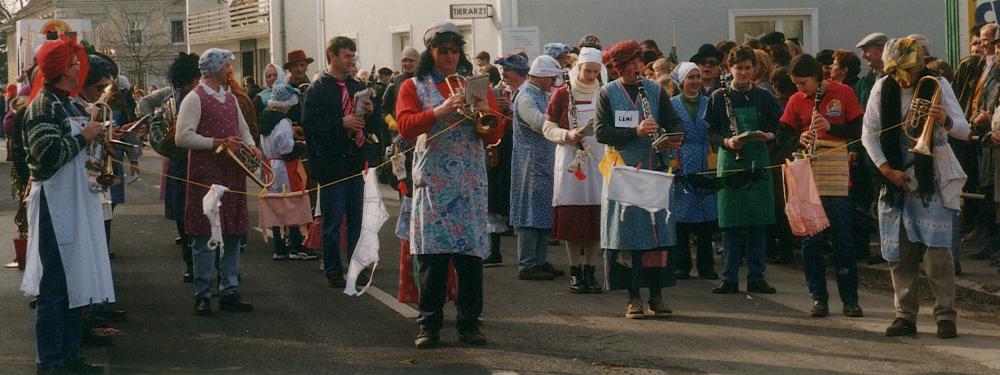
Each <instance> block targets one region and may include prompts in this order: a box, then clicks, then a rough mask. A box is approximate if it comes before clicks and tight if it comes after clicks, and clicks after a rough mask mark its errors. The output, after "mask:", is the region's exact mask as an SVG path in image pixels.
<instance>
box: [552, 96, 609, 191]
mask: <svg viewBox="0 0 1000 375" xmlns="http://www.w3.org/2000/svg"><path fill="white" fill-rule="evenodd" d="M570 95H572V94H570ZM576 110H577V123H579V124H586V123H587V122H589V121H590V120H592V119H593V118H594V115H595V112H596V109H595V106H594V104H579V105H577V106H576ZM590 133H591V135H588V136H586V137H584V138H583V146H584V147H585V148H589V150H590V155H589V156H588V157H587V162H586V163H583V165H582V166H581V167H580V171H581V172H583V174H584V175H585V176H586V178H584V179H583V180H580V179H578V178H577V177H576V174H574V173H572V172H569V171H567V170H566V167H567V166H569V164H570V163H571V162H573V159H575V158H576V151H577V150H578V148H577V147H576V145H575V144H567V145H562V144H557V145H556V157H555V162H554V163H553V170H554V171H555V172H554V173H553V175H554V181H553V185H552V190H553V192H552V206H553V207H556V206H583V205H593V206H596V205H600V204H601V190H602V188H603V186H604V179H603V178H601V171H600V169H599V168H598V166H599V164H600V163H601V159H604V151H605V148H606V146H605V145H603V144H601V143H598V142H597V137H595V136H594V135H593V129H590Z"/></svg>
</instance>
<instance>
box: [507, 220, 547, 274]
mask: <svg viewBox="0 0 1000 375" xmlns="http://www.w3.org/2000/svg"><path fill="white" fill-rule="evenodd" d="M514 231H516V232H517V258H518V265H517V270H518V271H525V270H528V269H530V268H533V267H541V266H542V265H543V264H545V262H548V259H549V229H540V228H527V227H519V228H514Z"/></svg>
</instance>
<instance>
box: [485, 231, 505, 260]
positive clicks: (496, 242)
mask: <svg viewBox="0 0 1000 375" xmlns="http://www.w3.org/2000/svg"><path fill="white" fill-rule="evenodd" d="M502 265H503V254H501V253H500V233H490V255H489V256H487V257H486V259H484V260H483V267H497V266H502Z"/></svg>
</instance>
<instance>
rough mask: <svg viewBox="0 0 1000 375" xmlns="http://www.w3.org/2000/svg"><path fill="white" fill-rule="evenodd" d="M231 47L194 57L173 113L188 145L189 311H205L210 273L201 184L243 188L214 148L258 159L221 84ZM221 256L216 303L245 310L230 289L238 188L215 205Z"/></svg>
mask: <svg viewBox="0 0 1000 375" xmlns="http://www.w3.org/2000/svg"><path fill="white" fill-rule="evenodd" d="M232 60H233V53H232V52H229V51H227V50H224V49H219V48H210V49H208V50H206V51H205V52H204V53H202V54H201V57H200V58H199V59H198V70H199V71H200V72H201V83H200V84H199V85H198V86H196V87H195V88H194V89H193V90H191V92H190V93H188V95H187V96H185V97H184V99H183V101H182V102H181V106H180V110H179V111H178V113H177V125H176V135H175V139H174V140H175V141H176V143H177V146H178V147H181V148H186V149H189V150H190V151H189V152H188V174H187V179H188V180H189V181H191V182H192V183H189V184H187V190H186V192H185V196H184V231H185V232H186V233H187V234H188V236H190V237H191V238H192V239H193V241H194V245H193V246H192V249H193V251H194V291H195V313H196V314H198V315H201V316H205V315H209V314H211V311H212V307H211V297H212V288H211V280H212V276H213V275H215V253H214V251H213V250H214V249H211V248H209V246H208V244H209V237H210V235H211V232H212V228H211V224H210V223H209V221H208V218H207V217H206V216H205V215H204V214H203V211H202V198H203V197H204V196H205V194H206V193H207V192H208V189H206V188H204V187H202V186H210V185H212V184H218V185H223V186H225V187H228V188H229V189H231V190H235V191H246V177H247V176H246V175H245V173H244V172H243V171H242V170H241V169H240V167H239V166H238V165H236V164H235V163H234V162H233V161H232V160H230V159H228V158H227V157H226V156H225V155H224V154H222V153H217V152H215V150H217V149H219V148H220V147H229V148H230V149H231V150H233V151H234V152H235V151H237V150H239V149H240V148H241V147H246V148H248V149H249V150H250V152H252V153H253V154H254V156H255V157H256V158H257V159H258V160H259V159H260V158H261V152H260V150H258V149H257V147H256V144H255V143H254V140H253V136H252V135H251V134H250V128H249V126H247V123H246V120H244V119H243V114H242V112H240V109H239V107H238V105H237V103H236V97H235V96H233V94H232V93H229V92H227V91H226V90H225V88H224V85H225V84H226V82H227V76H228V75H229V72H230V71H232V69H233V66H232ZM220 214H221V224H222V238H223V245H222V247H223V249H222V250H223V256H222V260H221V262H220V272H221V277H220V278H221V280H219V290H220V293H221V294H222V296H221V297H220V298H219V309H220V310H223V311H234V312H250V311H253V305H251V304H249V303H246V302H244V301H242V299H241V298H240V295H239V294H238V293H237V292H236V289H237V286H238V285H239V267H240V239H241V237H243V236H246V233H247V225H248V223H249V216H248V214H247V200H246V196H245V195H243V194H239V193H235V192H227V193H225V195H223V197H222V208H221V210H220Z"/></svg>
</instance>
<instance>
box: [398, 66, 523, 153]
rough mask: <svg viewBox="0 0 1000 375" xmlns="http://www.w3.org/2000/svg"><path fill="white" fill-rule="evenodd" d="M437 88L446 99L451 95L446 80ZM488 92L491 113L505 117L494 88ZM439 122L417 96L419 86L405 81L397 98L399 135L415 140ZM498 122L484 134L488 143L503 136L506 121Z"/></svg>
mask: <svg viewBox="0 0 1000 375" xmlns="http://www.w3.org/2000/svg"><path fill="white" fill-rule="evenodd" d="M437 88H438V92H440V93H441V96H443V97H444V98H445V99H448V97H449V96H451V95H450V94H449V90H448V85H447V84H446V83H445V82H444V81H441V83H439V84H438V85H437ZM486 93H487V96H488V97H489V102H490V113H492V114H494V115H497V117H498V118H501V119H502V118H503V117H502V116H500V115H498V113H499V109H497V98H496V97H495V96H493V90H487V91H486ZM437 122H438V118H437V117H434V110H433V109H426V110H425V109H423V106H422V105H421V104H420V98H419V97H418V96H417V86H416V85H414V84H413V80H412V79H407V80H405V81H403V84H402V85H401V86H400V87H399V96H398V97H397V98H396V128H397V129H398V130H399V135H400V136H402V137H403V139H406V140H411V141H412V140H415V139H417V137H419V136H420V135H421V134H424V133H426V132H427V131H429V130H430V129H431V127H433V126H434V124H435V123H437ZM498 122H499V126H497V130H495V131H493V132H491V133H487V134H484V135H483V141H484V142H486V143H487V144H495V143H497V141H499V140H500V138H501V137H503V132H504V123H505V122H504V121H498ZM448 125H450V124H448Z"/></svg>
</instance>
